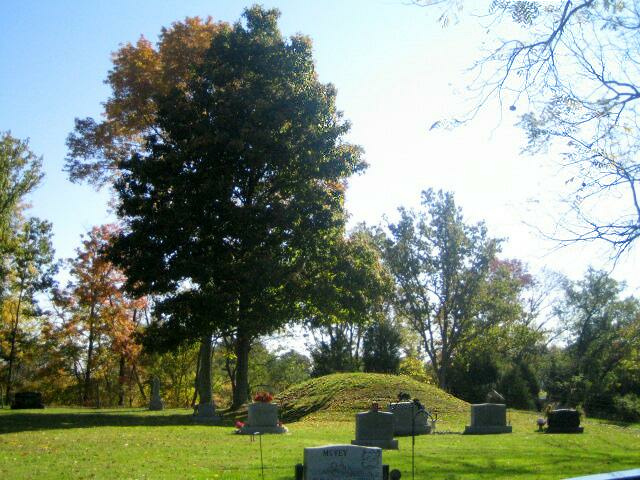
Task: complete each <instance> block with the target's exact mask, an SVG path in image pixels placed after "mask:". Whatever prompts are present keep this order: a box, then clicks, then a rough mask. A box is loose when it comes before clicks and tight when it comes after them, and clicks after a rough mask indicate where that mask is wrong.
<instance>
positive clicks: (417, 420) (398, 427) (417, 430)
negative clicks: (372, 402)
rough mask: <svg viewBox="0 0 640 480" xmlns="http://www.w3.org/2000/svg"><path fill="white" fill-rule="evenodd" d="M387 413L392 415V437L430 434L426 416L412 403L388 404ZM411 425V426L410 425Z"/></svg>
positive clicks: (425, 413) (424, 412) (423, 411)
mask: <svg viewBox="0 0 640 480" xmlns="http://www.w3.org/2000/svg"><path fill="white" fill-rule="evenodd" d="M389 411H390V412H391V413H393V434H394V435H400V436H402V435H411V434H412V433H414V434H415V435H425V434H427V433H431V427H430V426H429V423H428V420H429V419H428V415H427V412H426V411H425V410H424V409H420V408H418V407H417V406H416V404H415V403H413V402H398V403H390V404H389ZM412 424H413V425H412Z"/></svg>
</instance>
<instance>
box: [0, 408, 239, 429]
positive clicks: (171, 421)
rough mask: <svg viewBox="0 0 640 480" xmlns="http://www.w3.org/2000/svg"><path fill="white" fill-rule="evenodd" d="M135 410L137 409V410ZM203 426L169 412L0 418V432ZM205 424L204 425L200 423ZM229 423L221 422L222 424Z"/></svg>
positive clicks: (94, 412)
mask: <svg viewBox="0 0 640 480" xmlns="http://www.w3.org/2000/svg"><path fill="white" fill-rule="evenodd" d="M138 412H140V411H139V410H138ZM181 425H183V426H191V425H203V424H202V423H198V422H196V421H194V419H193V415H191V413H185V414H172V415H153V414H145V415H140V414H137V415H133V414H125V413H113V412H98V411H93V412H86V413H85V412H80V413H45V412H42V413H29V412H25V413H12V414H11V415H3V416H2V417H0V435H2V434H5V433H17V432H29V431H39V430H57V429H71V428H96V427H174V426H181ZM204 425H206V424H204ZM231 425H232V424H231V422H229V421H223V425H222V426H224V427H229V426H231Z"/></svg>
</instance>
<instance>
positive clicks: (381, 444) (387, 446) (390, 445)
mask: <svg viewBox="0 0 640 480" xmlns="http://www.w3.org/2000/svg"><path fill="white" fill-rule="evenodd" d="M351 445H359V446H360V447H378V448H382V449H383V450H397V449H398V440H395V439H393V440H351Z"/></svg>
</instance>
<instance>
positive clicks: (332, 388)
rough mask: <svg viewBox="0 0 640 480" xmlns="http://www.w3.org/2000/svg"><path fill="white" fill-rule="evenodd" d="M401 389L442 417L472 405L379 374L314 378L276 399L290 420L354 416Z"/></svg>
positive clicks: (382, 403) (388, 399)
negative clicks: (325, 414) (326, 415)
mask: <svg viewBox="0 0 640 480" xmlns="http://www.w3.org/2000/svg"><path fill="white" fill-rule="evenodd" d="M400 392H408V393H410V394H411V396H412V398H419V399H420V400H421V401H422V403H423V404H424V405H425V406H426V407H427V408H428V409H429V410H431V411H435V412H438V414H439V415H441V416H450V415H451V414H460V413H463V412H464V413H466V412H468V410H469V404H468V403H466V402H463V401H462V400H460V399H458V398H455V397H453V396H451V395H449V394H448V393H446V392H444V391H442V390H440V389H439V388H438V387H435V386H433V385H429V384H426V383H420V382H418V381H416V380H413V379H412V378H410V377H405V376H398V375H383V374H376V373H336V374H333V375H327V376H325V377H320V378H314V379H311V380H308V381H306V382H303V383H300V384H298V385H295V386H293V387H291V388H289V389H288V390H286V391H284V392H282V393H281V394H280V395H278V397H277V398H276V401H277V402H278V403H279V404H280V406H281V412H282V418H283V419H284V420H286V421H294V420H299V419H300V418H302V417H304V416H306V415H309V414H312V413H316V412H323V411H324V412H331V416H332V417H334V418H335V417H336V416H340V417H344V416H345V414H346V415H347V416H348V418H351V417H352V414H353V413H354V412H358V411H362V410H366V409H368V408H369V406H370V405H371V402H373V401H377V402H378V403H379V404H380V406H381V407H386V406H387V404H388V403H389V402H395V401H397V395H398V393H400Z"/></svg>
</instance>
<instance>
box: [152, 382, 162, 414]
mask: <svg viewBox="0 0 640 480" xmlns="http://www.w3.org/2000/svg"><path fill="white" fill-rule="evenodd" d="M149 410H164V402H163V401H162V398H161V397H160V380H158V377H153V380H151V402H149Z"/></svg>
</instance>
